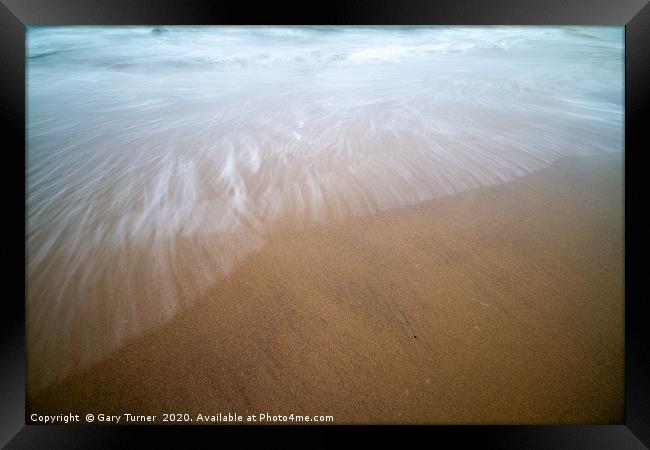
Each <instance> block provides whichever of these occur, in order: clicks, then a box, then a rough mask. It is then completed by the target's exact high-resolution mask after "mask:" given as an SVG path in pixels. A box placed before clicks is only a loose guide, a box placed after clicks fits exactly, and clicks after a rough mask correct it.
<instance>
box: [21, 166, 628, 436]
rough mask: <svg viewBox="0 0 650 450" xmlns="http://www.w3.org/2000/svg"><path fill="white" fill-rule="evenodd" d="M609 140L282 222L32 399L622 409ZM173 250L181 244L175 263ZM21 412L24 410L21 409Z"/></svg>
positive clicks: (618, 245)
mask: <svg viewBox="0 0 650 450" xmlns="http://www.w3.org/2000/svg"><path fill="white" fill-rule="evenodd" d="M622 174H623V167H622V156H621V154H614V155H603V156H590V157H588V158H587V157H585V158H573V159H564V160H561V161H559V162H557V163H555V164H554V165H553V166H551V167H549V168H547V169H543V170H541V171H539V172H537V173H534V174H532V175H527V176H524V177H522V178H519V179H516V180H514V181H511V182H509V183H506V184H503V185H499V186H494V187H488V188H481V189H474V190H470V191H467V192H464V193H460V194H456V195H452V196H448V197H444V198H440V199H436V200H432V201H428V202H424V203H421V204H418V205H416V206H409V207H404V208H399V209H393V210H389V211H386V212H382V213H378V214H375V215H372V216H366V217H361V218H354V219H345V220H342V221H338V222H336V223H331V224H329V225H313V226H309V227H306V228H303V229H302V230H300V231H295V230H293V229H290V228H289V227H287V228H282V227H280V226H279V227H277V229H275V230H274V231H273V232H272V233H271V234H270V235H268V236H267V237H268V244H267V245H265V246H263V247H262V248H260V249H259V250H258V251H257V252H256V253H253V254H251V255H249V256H248V257H246V258H245V259H244V260H243V261H242V262H241V263H239V264H238V265H237V266H236V267H235V268H234V270H233V271H232V272H231V273H230V274H229V276H227V277H226V278H225V279H223V280H222V281H221V282H219V283H218V284H217V285H216V286H214V287H213V288H212V289H211V290H210V292H209V294H208V295H206V296H205V297H204V298H202V299H201V300H200V301H198V302H197V303H196V304H195V305H193V306H192V307H188V308H186V309H185V310H184V311H183V312H181V313H180V314H179V315H177V316H176V318H175V319H173V320H172V321H171V322H169V323H168V324H167V325H164V326H162V327H160V328H157V329H155V330H153V331H151V332H149V333H147V334H145V335H144V336H141V337H139V338H136V339H134V340H131V341H130V342H128V343H127V344H126V346H124V347H123V348H122V349H121V350H120V351H119V352H117V353H114V354H113V355H112V356H111V357H109V358H108V359H106V360H104V361H103V362H101V363H99V364H96V365H94V366H93V367H91V368H90V369H88V370H86V371H84V372H81V373H77V374H74V375H72V376H70V377H68V378H67V379H65V380H64V381H63V382H61V383H58V384H55V385H53V386H51V387H50V388H49V389H48V390H47V391H46V392H44V393H40V394H38V393H37V394H34V393H32V395H30V396H29V398H28V404H27V413H28V418H29V414H31V413H32V412H35V413H38V414H46V413H49V414H55V413H69V412H74V413H78V414H86V413H94V414H98V413H106V414H124V413H131V414H152V415H156V416H157V418H158V419H157V421H158V422H160V421H161V420H162V414H163V413H189V414H191V416H192V417H194V416H195V415H196V414H198V413H202V414H215V415H216V414H218V413H222V414H226V413H229V412H230V413H237V414H242V415H244V416H245V415H248V414H260V413H268V414H283V415H289V414H291V413H293V414H299V415H316V414H317V415H321V414H322V415H325V414H328V415H332V416H334V422H333V423H335V424H342V423H537V424H539V423H622V422H623V419H624V328H623V326H624V298H623V184H622V183H623V176H622ZM185 263H186V264H191V262H185ZM28 422H29V420H28Z"/></svg>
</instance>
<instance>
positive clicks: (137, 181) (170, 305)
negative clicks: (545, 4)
mask: <svg viewBox="0 0 650 450" xmlns="http://www.w3.org/2000/svg"><path fill="white" fill-rule="evenodd" d="M27 56H28V59H27V80H26V83H27V111H28V118H27V137H28V142H27V163H28V164H27V165H28V169H27V174H26V176H27V189H28V197H27V210H28V213H27V258H28V286H27V289H28V291H27V331H28V333H27V343H28V344H27V345H28V383H29V386H30V389H32V390H35V389H40V388H42V387H45V386H47V385H48V384H49V383H51V382H53V381H56V380H58V379H61V378H62V377H64V376H66V375H68V374H70V373H72V372H74V371H75V370H78V369H81V368H84V367H87V366H88V365H90V364H92V363H94V362H97V361H99V360H101V359H102V358H104V357H105V356H107V355H108V354H110V353H111V352H112V351H114V350H116V349H119V348H120V346H121V345H123V344H124V342H126V341H127V340H128V339H129V338H132V337H136V336H138V335H140V334H141V333H143V332H144V331H146V330H149V329H151V328H152V327H155V326H158V325H160V324H163V323H165V322H166V321H167V320H169V319H170V318H172V317H173V316H174V314H175V313H176V312H177V311H178V310H179V309H181V308H182V307H183V306H185V305H189V304H191V303H192V302H193V301H195V300H196V298H198V297H199V296H200V295H201V294H202V293H204V292H205V291H206V289H208V288H209V287H210V286H213V285H214V284H215V283H217V282H218V281H219V279H220V277H222V276H223V275H224V274H227V273H228V272H229V271H230V270H232V268H233V267H234V265H235V264H236V263H237V261H239V260H241V258H243V257H245V256H247V255H249V254H250V253H251V252H253V251H255V250H256V249H259V248H261V247H262V246H263V245H264V242H265V234H266V233H268V231H269V229H271V227H273V226H274V225H275V224H278V223H280V222H282V223H284V224H290V225H291V226H295V227H296V228H300V227H303V226H306V225H309V224H314V223H323V222H328V221H335V220H342V219H345V218H347V217H353V216H360V215H366V214H372V213H374V212H377V211H381V210H386V209H390V208H397V207H401V206H406V205H413V204H417V203H419V202H423V201H426V200H430V199H433V198H436V197H439V196H442V195H450V194H454V193H457V192H461V191H464V190H467V189H472V188H478V187H481V186H490V185H495V184H499V183H504V182H507V181H509V180H512V179H514V178H516V177H519V176H523V175H525V174H528V173H531V172H534V171H537V170H540V169H542V168H544V167H548V166H549V165H550V164H552V163H553V162H554V161H557V160H558V159H560V158H562V157H567V156H577V155H596V154H599V153H603V152H610V153H611V152H618V153H621V154H622V153H623V145H624V142H623V131H624V129H623V124H624V116H623V106H624V105H623V93H624V84H623V80H624V78H623V77H624V72H623V70H624V30H623V27H510V26H508V27H505V26H504V27H32V28H29V29H28V32H27ZM214 301H220V300H219V299H215V300H214Z"/></svg>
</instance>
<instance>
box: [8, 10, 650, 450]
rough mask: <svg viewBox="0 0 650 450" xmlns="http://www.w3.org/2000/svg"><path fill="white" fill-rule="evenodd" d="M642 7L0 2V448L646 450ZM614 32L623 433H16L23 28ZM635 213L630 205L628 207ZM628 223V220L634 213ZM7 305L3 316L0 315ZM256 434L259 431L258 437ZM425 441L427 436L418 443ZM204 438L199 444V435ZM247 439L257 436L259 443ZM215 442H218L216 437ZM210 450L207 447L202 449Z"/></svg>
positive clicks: (77, 429)
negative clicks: (361, 442) (360, 442)
mask: <svg viewBox="0 0 650 450" xmlns="http://www.w3.org/2000/svg"><path fill="white" fill-rule="evenodd" d="M647 3H648V0H618V1H606V0H591V1H590V0H570V1H569V0H567V1H562V0H550V1H546V2H544V3H541V2H535V1H532V0H519V1H516V0H491V1H481V0H465V1H460V0H445V1H438V2H432V1H430V0H408V1H405V0H402V1H400V2H394V1H390V0H374V1H373V0H368V1H344V0H337V1H329V2H326V3H323V4H310V3H309V2H303V3H301V4H285V5H282V7H280V5H279V4H278V3H276V2H266V3H261V2H260V4H259V5H251V4H249V3H248V2H235V1H233V0H228V1H207V0H205V1H190V0H187V1H172V0H158V1H152V0H149V1H148V0H107V1H102V0H3V1H2V5H0V47H1V48H2V51H1V53H0V54H1V58H0V61H1V62H0V74H1V83H0V90H1V92H2V97H1V98H0V110H1V111H2V129H3V135H4V139H5V144H6V146H5V147H4V152H3V162H4V163H5V170H4V171H3V173H2V176H1V177H0V179H2V183H3V186H2V187H3V190H2V192H3V193H5V196H4V202H5V208H4V210H3V211H4V212H5V220H4V221H3V222H4V223H5V225H6V226H7V231H6V235H5V241H4V246H3V247H4V248H3V254H4V260H5V263H6V265H5V269H4V270H3V271H2V273H3V276H4V277H5V280H4V283H3V284H4V286H5V287H9V288H8V289H5V291H4V292H5V296H4V300H5V301H4V305H3V306H4V309H5V311H6V313H5V314H0V316H2V319H1V320H2V327H1V328H0V330H1V331H2V338H1V340H0V347H1V349H2V350H1V351H2V370H1V371H0V388H1V391H0V405H1V406H0V407H1V409H2V415H1V416H0V417H1V419H0V445H3V446H4V445H6V448H10V449H14V448H16V449H22V448H30V449H31V448H48V449H55V448H112V447H117V446H118V445H119V446H120V447H128V446H135V445H137V444H138V443H149V444H150V440H151V439H152V437H155V438H158V439H161V441H160V442H161V443H165V444H169V445H174V444H176V446H179V445H181V444H179V443H181V442H182V443H183V444H182V445H183V446H187V439H188V438H189V437H190V435H193V434H195V433H196V434H199V435H202V437H204V438H205V437H207V439H208V440H207V441H205V442H211V439H215V437H213V436H214V434H215V433H217V434H220V435H222V434H224V433H228V434H232V435H234V436H233V437H235V438H236V439H241V440H242V441H241V442H243V441H244V440H246V439H247V438H248V437H250V436H251V434H252V433H251V430H254V431H256V432H258V433H261V434H262V435H263V436H262V437H264V438H269V439H273V438H275V437H276V436H277V435H278V433H279V432H285V431H287V430H288V431H291V432H292V433H293V434H294V435H296V436H298V437H299V438H305V439H309V440H310V441H312V442H313V443H318V442H322V443H330V444H332V443H334V442H335V441H334V437H333V436H332V433H331V431H338V432H343V433H345V434H347V433H349V432H351V431H352V432H357V431H359V430H361V431H366V432H368V433H367V434H368V436H371V437H372V438H373V439H378V440H384V441H385V440H387V439H393V438H396V433H395V431H398V432H399V434H400V439H401V438H402V436H401V435H402V434H404V433H405V434H407V435H408V436H409V437H414V438H415V437H420V438H422V437H423V438H425V441H424V442H428V443H431V444H436V443H439V442H440V441H441V440H443V441H448V442H453V443H454V446H456V445H461V446H462V445H463V444H468V443H469V444H474V445H479V446H480V448H529V449H531V448H532V449H535V448H572V449H575V448H591V449H599V448H603V449H610V448H611V449H635V448H646V446H649V445H650V369H649V367H650V345H648V343H649V342H650V339H649V336H648V327H647V325H646V322H648V319H647V317H648V315H647V314H646V312H647V307H646V305H645V302H646V298H645V297H644V295H643V292H644V289H643V286H642V284H641V283H642V282H641V277H642V275H643V272H642V271H643V267H642V266H641V265H640V264H639V263H638V262H639V261H641V256H642V252H643V250H642V245H641V241H642V240H643V239H642V237H643V228H644V226H643V225H644V224H643V223H641V222H640V213H642V212H643V210H642V208H641V207H640V206H639V201H638V200H637V201H636V202H635V201H634V197H635V194H634V192H637V188H638V187H639V186H640V178H641V177H642V176H643V175H642V174H641V173H640V171H641V170H642V167H643V166H642V164H639V161H640V155H642V153H643V151H644V149H646V151H647V148H650V145H648V143H647V141H648V139H647V138H646V134H645V129H644V128H645V127H646V126H647V124H649V123H650V121H648V115H647V112H648V109H649V107H648V99H649V97H650V88H649V86H650V83H649V81H650V57H649V55H650V6H648V4H647ZM126 24H132V25H159V24H185V25H207V24H212V25H219V24H241V25H261V24H269V25H290V24H313V25H316V24H321V25H334V24H341V25H366V24H381V25H384V24H404V25H469V24H477V25H478V24H480V25H508V24H512V25H568V24H571V25H619V26H623V25H624V26H625V48H626V54H625V214H626V215H625V299H626V300H625V301H626V303H625V355H626V367H625V373H626V398H625V412H626V413H625V423H623V424H620V425H606V426H600V425H567V426H496V425H495V426H399V427H397V426H395V427H376V426H373V427H369V426H360V427H357V426H354V427H351V426H347V427H340V426H326V427H320V428H318V427H311V426H300V427H295V426H294V427H287V426H261V427H251V426H246V427H230V426H217V427H201V428H197V427H194V426H181V427H178V426H176V427H162V426H157V427H150V426H144V427H140V426H138V427H91V426H43V425H28V426H26V425H25V355H24V351H25V316H24V305H25V304H24V292H25V286H26V283H25V282H26V278H25V247H24V245H23V243H24V242H25V241H24V239H25V221H24V219H25V201H24V200H25V177H24V175H25V151H24V150H25V148H24V145H25V29H26V27H27V26H32V25H126ZM633 204H636V205H637V206H636V207H634V206H633ZM633 213H634V215H633ZM7 307H9V308H7ZM256 434H257V433H256ZM424 434H426V436H423V435H424ZM205 435H209V436H205ZM256 437H258V438H259V437H260V436H259V435H258V436H256ZM219 439H220V438H219ZM212 442H213V444H215V443H217V442H214V441H212Z"/></svg>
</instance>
